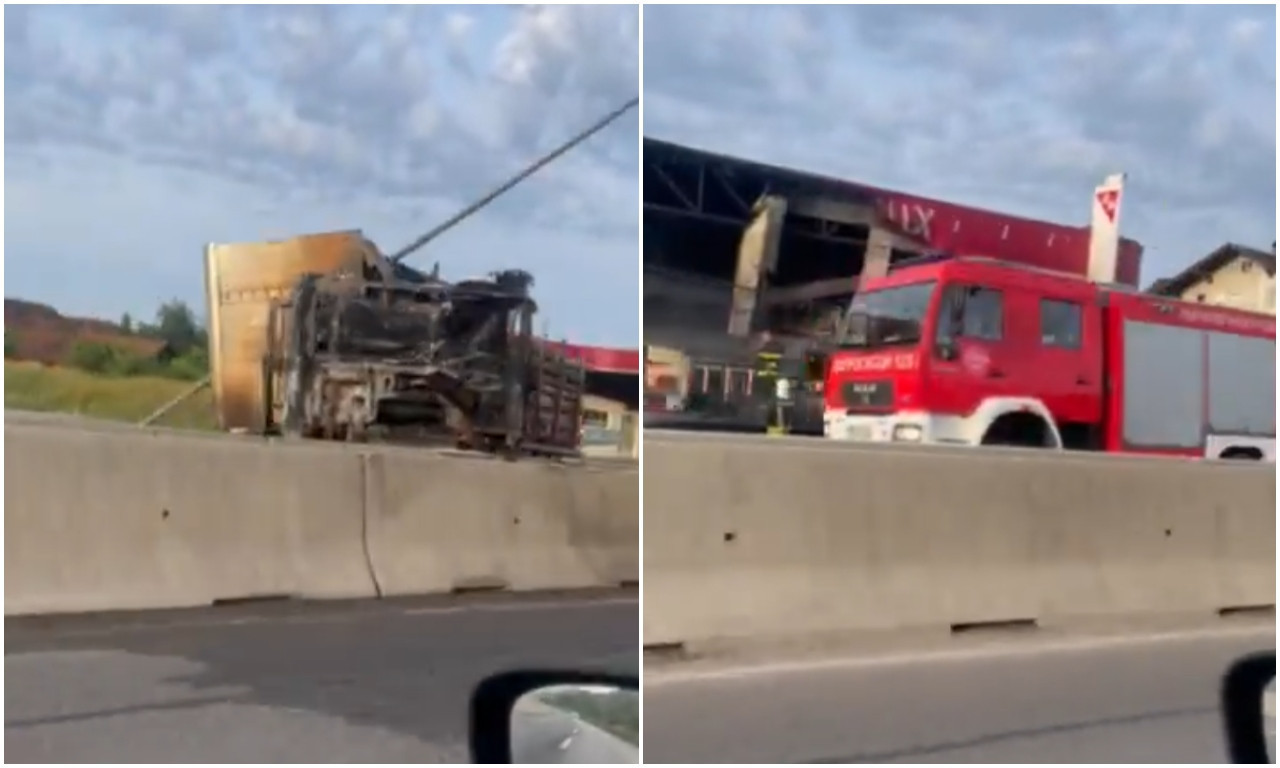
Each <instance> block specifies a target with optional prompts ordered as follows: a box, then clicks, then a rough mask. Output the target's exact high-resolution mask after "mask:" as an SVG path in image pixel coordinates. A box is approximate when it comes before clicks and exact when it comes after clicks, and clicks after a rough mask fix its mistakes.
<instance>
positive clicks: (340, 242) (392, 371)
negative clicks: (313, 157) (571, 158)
mask: <svg viewBox="0 0 1280 768" xmlns="http://www.w3.org/2000/svg"><path fill="white" fill-rule="evenodd" d="M636 103H638V102H637V101H636V100H631V101H629V102H628V103H627V104H626V105H624V106H623V107H622V108H620V109H618V110H615V111H614V112H611V113H610V114H609V115H607V116H606V117H605V118H604V119H602V120H601V121H599V122H598V123H596V124H595V125H594V126H592V127H591V128H589V129H588V130H586V131H584V132H583V133H581V134H579V135H578V136H576V137H574V138H573V139H571V140H570V141H568V142H566V143H565V144H563V145H561V146H560V147H558V148H557V149H556V150H555V151H554V152H551V153H550V154H548V155H546V156H544V157H543V158H541V159H539V160H538V161H537V162H536V163H533V164H532V165H530V166H528V167H527V168H525V169H524V170H523V171H521V172H520V173H519V174H517V175H516V176H514V177H512V178H511V179H509V180H508V181H506V182H505V183H504V184H502V185H501V186H499V187H498V188H496V189H495V190H493V191H492V192H490V193H489V194H487V195H485V196H484V197H482V198H480V199H478V200H477V201H476V202H474V203H472V204H471V205H469V206H467V207H466V208H464V209H463V210H462V211H460V212H458V213H457V214H455V215H454V216H452V217H451V218H450V219H449V220H447V221H445V222H444V223H443V224H441V225H439V226H437V227H435V228H434V229H432V230H431V231H429V232H428V233H427V234H425V235H423V236H422V237H420V238H418V239H417V240H415V241H414V242H413V243H411V244H410V245H408V246H406V247H405V248H402V249H401V250H400V251H398V252H396V253H395V254H393V255H391V256H387V255H384V254H383V253H382V252H381V251H380V250H379V249H378V247H377V246H376V245H375V244H374V243H373V242H371V241H370V240H368V239H367V238H365V237H364V235H363V234H362V233H361V232H360V231H358V230H354V231H343V232H330V233H322V234H315V235H305V236H302V237H296V238H292V239H289V240H284V241H279V242H269V243H247V244H231V245H209V246H207V247H206V249H205V288H206V295H207V301H208V306H209V320H210V322H209V326H210V333H209V344H210V362H211V369H212V370H211V376H210V381H211V384H212V387H213V393H214V403H215V409H216V411H217V417H218V422H219V425H220V426H221V427H222V428H223V429H225V430H228V431H234V432H248V433H254V434H265V435H281V436H284V437H291V438H309V439H321V440H343V441H353V442H365V441H380V442H381V441H385V442H398V443H410V444H442V443H443V444H448V445H452V446H454V447H457V448H461V449H466V450H477V451H487V452H493V453H501V454H502V455H504V456H507V457H510V458H514V457H518V456H527V455H543V456H576V455H578V454H579V446H580V442H581V434H582V433H581V429H582V407H583V397H584V394H585V389H586V370H585V367H584V365H583V364H582V363H581V362H580V361H577V360H574V359H572V358H570V357H569V356H567V355H566V354H565V353H564V352H563V351H562V350H560V349H558V348H557V347H555V346H554V345H550V344H546V343H543V342H542V341H541V340H540V339H538V338H537V337H536V336H535V335H534V330H533V329H534V316H535V313H536V312H537V304H536V302H535V301H534V299H533V297H532V294H531V289H532V286H533V276H532V275H530V274H529V273H528V272H525V271H523V270H520V269H507V270H501V271H497V272H494V273H492V274H490V275H488V276H485V277H483V278H477V279H469V280H461V281H458V282H450V281H448V280H445V279H443V278H442V277H441V276H440V271H439V267H438V265H437V267H436V268H434V269H433V270H432V271H431V272H429V273H428V272H423V271H420V270H417V269H414V268H412V267H410V266H408V265H406V264H405V263H404V262H403V259H404V257H406V256H408V255H409V254H411V253H413V252H414V251H416V250H418V249H419V248H421V247H422V246H424V245H425V244H426V243H427V242H429V241H430V240H432V239H434V238H435V237H437V236H438V235H440V234H442V233H443V232H444V231H446V230H447V229H449V228H451V227H453V226H455V225H456V224H458V223H459V222H460V221H462V220H463V219H465V218H467V217H469V216H470V215H472V214H473V213H475V212H476V211H477V210H479V209H480V208H482V207H483V206H485V205H487V204H488V203H489V202H492V201H493V200H494V199H496V198H497V197H498V196H500V195H501V194H503V193H504V192H506V191H507V190H509V189H510V188H511V187H513V186H515V185H516V184H518V183H519V182H520V181H522V180H523V179H525V178H527V177H528V176H530V175H532V174H533V173H534V172H536V171H537V170H538V169H539V168H541V167H543V166H545V165H546V164H548V163H549V162H551V161H552V160H554V159H555V158H556V157H558V156H560V155H561V154H563V153H564V152H566V151H568V150H569V149H570V148H572V147H573V146H575V145H576V144H578V143H580V142H581V141H583V140H585V139H586V138H588V137H589V136H591V135H592V134H594V133H596V132H597V131H599V130H600V129H602V128H604V127H605V126H606V125H608V124H609V123H610V122H612V121H613V120H614V119H616V118H617V117H620V116H621V115H622V114H623V113H624V112H626V111H628V110H629V109H631V108H633V107H634V106H635V105H636Z"/></svg>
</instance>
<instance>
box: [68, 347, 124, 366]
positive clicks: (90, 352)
mask: <svg viewBox="0 0 1280 768" xmlns="http://www.w3.org/2000/svg"><path fill="white" fill-rule="evenodd" d="M67 362H69V363H70V364H71V365H72V366H73V367H75V368H79V369H80V370H82V371H88V372H89V373H101V374H110V373H115V372H116V371H117V370H118V369H119V367H120V360H119V353H118V352H117V350H116V349H115V348H114V347H112V346H110V345H108V344H102V343H99V342H96V341H78V342H76V344H75V346H73V347H72V348H71V356H70V359H69V360H68V361H67Z"/></svg>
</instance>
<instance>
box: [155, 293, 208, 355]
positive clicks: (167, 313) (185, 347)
mask: <svg viewBox="0 0 1280 768" xmlns="http://www.w3.org/2000/svg"><path fill="white" fill-rule="evenodd" d="M155 332H156V335H157V336H159V337H160V338H162V339H164V341H165V343H166V344H168V345H169V348H170V349H172V350H173V352H174V354H177V355H179V356H181V355H184V354H186V353H187V352H189V351H190V350H191V349H192V348H194V347H198V346H203V345H204V342H205V338H204V329H202V328H201V327H200V323H198V322H197V321H196V316H195V313H194V312H192V311H191V307H188V306H187V304H186V302H183V301H179V300H178V299H174V300H172V301H167V302H165V303H164V304H161V305H160V309H158V310H156V324H155Z"/></svg>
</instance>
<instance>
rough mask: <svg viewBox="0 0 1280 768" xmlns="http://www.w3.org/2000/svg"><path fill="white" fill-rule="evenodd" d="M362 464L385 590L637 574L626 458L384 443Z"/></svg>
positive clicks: (573, 581)
mask: <svg viewBox="0 0 1280 768" xmlns="http://www.w3.org/2000/svg"><path fill="white" fill-rule="evenodd" d="M366 461H367V467H368V484H367V489H368V496H367V498H366V509H367V510H368V515H369V517H368V546H369V552H370V556H371V558H372V562H373V567H374V573H375V575H376V577H377V581H378V584H379V586H380V588H381V590H382V592H383V594H385V595H402V594H417V593H424V592H450V591H456V590H466V589H517V590H531V589H571V588H576V587H598V586H617V585H619V584H622V583H625V582H635V581H637V580H638V578H639V574H638V570H639V568H638V557H637V551H638V549H639V545H640V544H639V524H638V513H639V496H640V487H639V478H638V474H637V470H636V468H635V466H634V465H631V466H626V465H615V466H608V465H604V466H587V467H582V466H562V465H556V464H551V463H544V462H538V461H525V462H515V463H508V462H504V461H501V460H499V459H493V458H488V457H479V456H454V455H440V454H435V455H432V454H423V453H419V452H412V453H410V452H387V453H381V454H371V455H369V456H368V457H367V458H366Z"/></svg>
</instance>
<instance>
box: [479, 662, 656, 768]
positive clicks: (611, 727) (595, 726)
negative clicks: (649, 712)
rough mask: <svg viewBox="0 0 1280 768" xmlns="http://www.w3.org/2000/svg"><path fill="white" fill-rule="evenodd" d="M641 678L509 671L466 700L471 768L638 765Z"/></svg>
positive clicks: (588, 673)
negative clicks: (483, 767)
mask: <svg viewBox="0 0 1280 768" xmlns="http://www.w3.org/2000/svg"><path fill="white" fill-rule="evenodd" d="M639 688H640V685H639V679H638V678H634V677H621V676H617V675H608V674H593V673H590V672H572V671H560V672H556V671H529V672H506V673H502V674H498V675H494V676H492V677H488V678H486V679H485V680H483V681H481V683H480V685H479V686H477V687H476V690H475V692H474V693H473V694H472V696H471V711H470V743H471V762H473V763H593V764H600V763H609V764H615V763H639V762H640V692H639Z"/></svg>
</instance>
